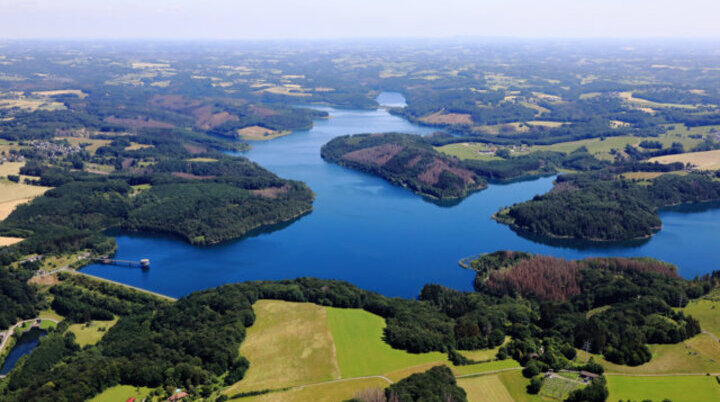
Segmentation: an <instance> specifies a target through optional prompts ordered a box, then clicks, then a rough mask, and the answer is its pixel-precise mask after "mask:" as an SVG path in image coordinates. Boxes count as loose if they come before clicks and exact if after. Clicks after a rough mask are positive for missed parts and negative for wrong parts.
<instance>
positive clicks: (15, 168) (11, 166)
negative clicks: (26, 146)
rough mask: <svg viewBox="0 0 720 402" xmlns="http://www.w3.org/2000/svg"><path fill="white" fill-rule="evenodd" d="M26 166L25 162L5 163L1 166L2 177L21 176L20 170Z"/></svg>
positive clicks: (0, 173) (0, 174)
mask: <svg viewBox="0 0 720 402" xmlns="http://www.w3.org/2000/svg"><path fill="white" fill-rule="evenodd" d="M23 166H25V162H5V163H3V164H2V165H0V176H3V177H7V175H10V174H14V175H19V174H20V168H21V167H23Z"/></svg>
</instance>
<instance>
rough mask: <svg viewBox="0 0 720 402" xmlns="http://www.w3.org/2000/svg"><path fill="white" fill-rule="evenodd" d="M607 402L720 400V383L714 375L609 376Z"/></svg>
mask: <svg viewBox="0 0 720 402" xmlns="http://www.w3.org/2000/svg"><path fill="white" fill-rule="evenodd" d="M606 378H607V381H608V390H609V391H610V397H609V398H608V401H619V400H634V401H643V400H653V401H662V400H666V399H669V400H671V401H673V402H693V401H717V400H720V384H719V383H718V381H717V380H716V379H715V377H713V376H705V375H700V376H675V377H629V376H621V375H608V376H606Z"/></svg>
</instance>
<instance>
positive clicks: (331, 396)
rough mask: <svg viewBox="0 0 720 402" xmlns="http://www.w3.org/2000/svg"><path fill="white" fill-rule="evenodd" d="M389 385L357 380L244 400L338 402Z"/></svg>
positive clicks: (263, 401)
mask: <svg viewBox="0 0 720 402" xmlns="http://www.w3.org/2000/svg"><path fill="white" fill-rule="evenodd" d="M388 385H390V384H389V383H388V382H387V381H385V380H383V379H382V378H378V377H371V378H356V379H351V380H340V381H333V382H329V383H324V384H317V385H309V386H305V387H299V388H295V389H291V390H289V391H285V392H271V393H269V394H264V395H259V396H254V397H249V398H243V399H242V400H243V401H252V402H260V401H262V402H276V401H277V402H336V401H345V400H348V399H351V398H353V397H356V396H362V395H364V394H365V392H367V393H368V394H375V393H377V392H378V391H377V390H382V389H384V388H386V387H387V386H388ZM378 395H379V393H378Z"/></svg>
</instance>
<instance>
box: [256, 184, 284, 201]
mask: <svg viewBox="0 0 720 402" xmlns="http://www.w3.org/2000/svg"><path fill="white" fill-rule="evenodd" d="M289 190H290V186H288V185H285V186H282V187H268V188H262V189H258V190H250V192H251V193H253V194H255V195H259V196H261V197H265V198H272V199H275V198H277V197H278V196H279V195H280V194H285V193H287V192H288V191H289Z"/></svg>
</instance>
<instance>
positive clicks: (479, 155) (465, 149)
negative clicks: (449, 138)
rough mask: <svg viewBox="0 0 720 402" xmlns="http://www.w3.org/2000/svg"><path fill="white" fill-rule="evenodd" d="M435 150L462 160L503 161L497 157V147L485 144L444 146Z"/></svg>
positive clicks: (464, 143)
mask: <svg viewBox="0 0 720 402" xmlns="http://www.w3.org/2000/svg"><path fill="white" fill-rule="evenodd" d="M435 149H437V150H438V151H440V152H442V153H444V154H447V155H450V156H455V157H457V158H460V159H475V160H481V161H492V160H499V159H502V158H500V157H498V156H495V149H496V147H495V146H493V145H489V144H483V143H480V142H475V143H470V142H462V143H458V144H449V145H443V146H441V147H436V148H435Z"/></svg>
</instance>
